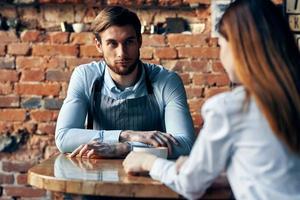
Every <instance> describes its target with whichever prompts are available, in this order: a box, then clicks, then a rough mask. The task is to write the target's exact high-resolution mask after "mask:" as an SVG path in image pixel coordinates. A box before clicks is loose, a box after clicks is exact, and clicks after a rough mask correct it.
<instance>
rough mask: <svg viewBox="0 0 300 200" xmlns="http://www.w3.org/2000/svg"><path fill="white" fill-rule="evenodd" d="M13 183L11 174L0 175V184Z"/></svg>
mask: <svg viewBox="0 0 300 200" xmlns="http://www.w3.org/2000/svg"><path fill="white" fill-rule="evenodd" d="M14 181H15V179H14V175H13V174H3V173H0V184H1V185H2V184H13V183H14Z"/></svg>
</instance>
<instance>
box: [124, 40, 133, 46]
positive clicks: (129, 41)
mask: <svg viewBox="0 0 300 200" xmlns="http://www.w3.org/2000/svg"><path fill="white" fill-rule="evenodd" d="M133 43H134V40H126V42H125V44H126V45H131V44H133Z"/></svg>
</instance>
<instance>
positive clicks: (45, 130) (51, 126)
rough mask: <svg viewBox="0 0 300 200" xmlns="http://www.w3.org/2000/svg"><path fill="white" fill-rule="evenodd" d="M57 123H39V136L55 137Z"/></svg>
mask: <svg viewBox="0 0 300 200" xmlns="http://www.w3.org/2000/svg"><path fill="white" fill-rule="evenodd" d="M55 126H56V124H55V123H49V122H48V123H39V125H38V133H39V134H47V135H54V134H55Z"/></svg>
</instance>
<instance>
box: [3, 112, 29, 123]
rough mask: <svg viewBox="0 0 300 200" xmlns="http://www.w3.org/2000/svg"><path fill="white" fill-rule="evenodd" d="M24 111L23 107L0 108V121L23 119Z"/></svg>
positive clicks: (24, 116) (24, 117)
mask: <svg viewBox="0 0 300 200" xmlns="http://www.w3.org/2000/svg"><path fill="white" fill-rule="evenodd" d="M25 119H26V111H25V110H24V109H2V110H0V121H8V122H9V121H24V120H25Z"/></svg>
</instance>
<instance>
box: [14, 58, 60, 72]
mask: <svg viewBox="0 0 300 200" xmlns="http://www.w3.org/2000/svg"><path fill="white" fill-rule="evenodd" d="M16 63H17V64H16V65H17V68H18V69H30V70H31V69H40V70H42V69H48V68H51V69H52V68H64V67H65V60H64V59H63V58H60V57H47V56H44V57H43V58H42V57H17V61H16Z"/></svg>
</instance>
